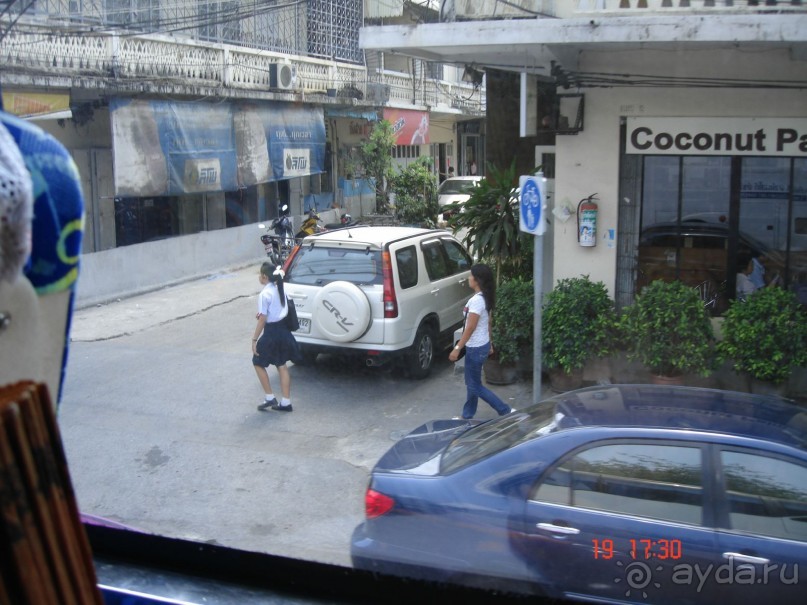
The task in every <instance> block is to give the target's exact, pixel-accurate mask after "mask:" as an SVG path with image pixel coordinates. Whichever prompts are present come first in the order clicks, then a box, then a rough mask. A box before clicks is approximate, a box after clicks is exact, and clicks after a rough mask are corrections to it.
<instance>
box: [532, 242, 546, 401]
mask: <svg viewBox="0 0 807 605" xmlns="http://www.w3.org/2000/svg"><path fill="white" fill-rule="evenodd" d="M532 243H533V254H532V284H533V288H534V298H533V300H534V301H535V304H534V308H533V316H532V317H533V321H534V324H533V326H534V327H533V340H532V402H533V403H538V402H539V401H541V393H542V392H543V389H542V385H541V368H542V367H543V358H542V355H543V350H542V348H541V343H542V342H543V341H542V334H541V321H542V320H541V318H542V317H543V313H542V311H541V301H542V300H543V290H544V288H543V283H544V238H543V237H541V236H538V235H536V236H534V237H533V238H532Z"/></svg>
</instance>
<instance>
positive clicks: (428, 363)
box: [406, 324, 436, 378]
mask: <svg viewBox="0 0 807 605" xmlns="http://www.w3.org/2000/svg"><path fill="white" fill-rule="evenodd" d="M435 346H436V342H435V337H434V330H432V329H431V327H430V326H429V325H427V324H420V327H419V328H418V331H417V334H415V342H414V343H412V348H411V349H409V354H408V355H407V356H406V370H407V372H408V373H409V375H410V376H411V377H412V378H426V377H427V376H428V375H429V373H430V372H431V369H432V363H433V362H434V351H435Z"/></svg>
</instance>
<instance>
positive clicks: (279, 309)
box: [258, 282, 289, 323]
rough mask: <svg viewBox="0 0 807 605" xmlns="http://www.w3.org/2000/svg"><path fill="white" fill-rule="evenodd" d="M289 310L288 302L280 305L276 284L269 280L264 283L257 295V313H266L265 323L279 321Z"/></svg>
mask: <svg viewBox="0 0 807 605" xmlns="http://www.w3.org/2000/svg"><path fill="white" fill-rule="evenodd" d="M288 312H289V306H288V304H287V305H286V306H281V305H280V292H278V291H277V286H276V285H275V284H273V283H271V282H269V283H268V284H266V285H265V286H264V287H263V290H261V293H260V294H259V295H258V313H260V314H261V315H266V323H274V322H276V321H280V320H281V319H283V318H284V317H286V315H287V314H288Z"/></svg>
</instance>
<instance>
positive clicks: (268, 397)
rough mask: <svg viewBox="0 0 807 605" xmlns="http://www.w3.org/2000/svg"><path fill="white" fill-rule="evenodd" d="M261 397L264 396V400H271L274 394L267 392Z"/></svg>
mask: <svg viewBox="0 0 807 605" xmlns="http://www.w3.org/2000/svg"><path fill="white" fill-rule="evenodd" d="M263 397H264V401H272V399H274V398H275V395H274V393H267V394H266V395H264V396H263Z"/></svg>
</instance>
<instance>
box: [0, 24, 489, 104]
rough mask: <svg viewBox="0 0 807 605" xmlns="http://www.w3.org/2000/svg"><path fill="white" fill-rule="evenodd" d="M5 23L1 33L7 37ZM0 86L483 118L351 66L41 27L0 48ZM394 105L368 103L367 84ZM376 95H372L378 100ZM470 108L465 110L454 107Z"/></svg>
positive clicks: (448, 87)
mask: <svg viewBox="0 0 807 605" xmlns="http://www.w3.org/2000/svg"><path fill="white" fill-rule="evenodd" d="M8 25H9V21H8V18H7V17H6V18H2V19H0V28H2V29H5V28H6V27H8ZM0 64H2V65H3V73H2V76H0V78H2V83H3V84H4V85H6V86H9V85H13V86H27V87H57V88H73V89H79V90H82V89H83V90H93V91H97V92H102V93H107V94H121V93H122V94H126V93H153V94H180V95H205V96H218V97H227V98H250V99H274V100H289V101H303V102H312V103H313V102H321V103H322V104H338V105H344V104H352V105H363V106H381V105H385V104H389V105H394V106H420V107H424V106H428V107H434V108H441V110H445V111H446V112H448V113H463V114H467V113H474V114H480V115H481V114H483V113H484V95H483V94H480V93H479V92H478V91H476V92H475V90H474V88H473V86H472V85H471V84H465V83H461V82H460V83H449V82H442V81H440V82H438V81H433V80H430V79H423V78H421V79H419V80H418V79H415V78H413V77H412V76H411V75H410V74H403V73H393V72H382V73H377V74H373V75H372V79H370V78H368V73H367V69H366V68H365V67H363V66H361V65H355V64H352V63H345V62H338V61H327V60H322V59H316V58H310V57H301V56H292V55H288V54H283V53H277V52H271V51H264V50H256V49H251V48H246V47H241V46H234V45H226V44H214V43H204V42H198V41H195V40H192V39H190V38H185V37H175V36H170V35H161V34H141V35H120V34H118V33H116V32H97V31H92V32H90V31H86V30H85V31H81V32H76V31H74V30H72V29H70V28H68V27H67V26H66V25H64V24H63V23H62V24H59V23H54V22H47V23H43V22H42V21H41V20H38V21H36V22H33V21H31V22H27V23H25V24H24V27H22V26H21V25H20V23H19V22H18V23H17V24H16V25H15V26H13V27H11V28H10V29H9V31H8V33H7V34H6V35H5V36H4V37H3V38H2V39H0ZM370 80H371V81H372V84H381V85H384V86H388V90H389V91H390V94H389V96H388V98H380V97H379V96H378V94H372V95H368V83H371V82H370ZM372 92H375V90H373V91H372ZM465 98H468V99H473V100H474V101H473V102H469V103H466V105H465V106H463V107H462V108H458V106H457V99H465Z"/></svg>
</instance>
